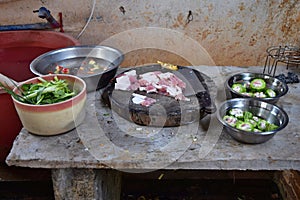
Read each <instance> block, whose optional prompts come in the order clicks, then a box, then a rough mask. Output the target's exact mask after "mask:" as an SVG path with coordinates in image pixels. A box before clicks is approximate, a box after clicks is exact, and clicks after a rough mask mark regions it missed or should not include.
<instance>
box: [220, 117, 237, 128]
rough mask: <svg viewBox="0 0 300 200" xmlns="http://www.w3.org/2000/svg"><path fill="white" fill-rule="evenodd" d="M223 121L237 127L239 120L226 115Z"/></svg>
mask: <svg viewBox="0 0 300 200" xmlns="http://www.w3.org/2000/svg"><path fill="white" fill-rule="evenodd" d="M223 120H224V121H225V122H226V123H227V124H229V125H230V126H233V127H235V125H236V122H237V121H238V119H237V118H236V117H233V116H229V115H225V116H224V117H223Z"/></svg>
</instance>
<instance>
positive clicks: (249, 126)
mask: <svg viewBox="0 0 300 200" xmlns="http://www.w3.org/2000/svg"><path fill="white" fill-rule="evenodd" d="M236 128H237V129H240V130H243V131H253V125H252V124H251V123H249V122H242V121H241V122H239V123H237V124H236Z"/></svg>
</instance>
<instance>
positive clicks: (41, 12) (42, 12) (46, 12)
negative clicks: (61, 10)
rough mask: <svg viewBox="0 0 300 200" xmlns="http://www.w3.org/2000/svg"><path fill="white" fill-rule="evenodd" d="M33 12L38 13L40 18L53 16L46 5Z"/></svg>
mask: <svg viewBox="0 0 300 200" xmlns="http://www.w3.org/2000/svg"><path fill="white" fill-rule="evenodd" d="M33 12H34V13H38V16H39V18H42V19H45V18H48V17H50V16H51V14H50V13H51V12H50V10H48V9H47V8H45V7H40V9H38V10H34V11H33Z"/></svg>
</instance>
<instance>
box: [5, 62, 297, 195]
mask: <svg viewBox="0 0 300 200" xmlns="http://www.w3.org/2000/svg"><path fill="white" fill-rule="evenodd" d="M194 68H196V69H198V70H199V71H201V72H202V73H204V74H206V75H207V76H209V77H210V78H211V79H212V80H213V82H214V84H215V86H216V91H217V92H216V94H217V95H216V98H215V103H216V105H217V106H218V105H219V103H220V102H222V101H224V100H225V91H224V82H225V80H226V79H227V78H228V77H229V76H230V75H232V74H235V73H238V72H246V71H247V72H248V71H249V72H260V73H261V72H262V70H263V67H259V66H253V67H233V66H222V67H221V66H197V67H194ZM290 70H292V69H290ZM293 70H298V69H297V68H295V69H293ZM298 71H299V70H298ZM299 85H300V84H289V92H288V93H287V95H286V96H284V98H281V99H280V100H279V101H278V102H277V105H278V106H280V107H281V108H283V109H284V110H285V111H286V112H287V113H288V115H289V118H290V121H289V124H288V125H287V127H286V128H285V129H284V130H282V131H280V132H278V133H277V134H276V135H275V136H274V137H273V138H272V139H270V140H269V141H267V142H265V143H262V144H256V145H250V144H242V143H239V142H237V141H235V140H234V139H232V138H231V137H230V136H229V135H227V134H226V132H224V131H223V130H222V126H221V125H220V123H219V122H218V121H217V119H216V114H212V115H208V116H206V117H205V118H203V119H202V120H200V122H195V123H191V124H189V125H186V126H181V127H174V128H160V127H145V126H139V125H136V124H134V123H131V122H128V121H126V120H124V119H123V118H121V117H119V116H118V115H117V114H116V113H114V112H112V111H111V109H109V108H108V107H107V106H106V105H104V104H102V103H101V95H100V93H101V91H96V92H92V93H89V94H88V99H87V109H86V113H87V115H86V118H85V121H84V123H83V124H81V125H79V126H78V127H77V129H75V130H72V131H70V132H68V133H65V134H61V135H57V136H51V137H41V136H36V135H32V134H30V133H28V132H27V131H26V130H25V129H22V130H21V132H20V134H19V135H18V137H17V138H16V140H15V142H14V144H13V147H12V149H11V152H10V154H9V155H8V157H7V159H6V162H7V164H8V165H14V166H23V167H32V168H51V169H53V177H54V178H53V180H55V183H54V185H56V188H57V189H56V191H58V192H61V193H63V191H64V190H65V186H64V187H62V184H61V183H62V179H63V180H65V179H64V178H61V177H62V174H64V175H65V176H67V174H69V175H70V171H65V170H71V169H74V170H77V169H78V168H80V169H82V170H85V171H86V172H90V170H94V169H97V170H99V169H103V170H104V171H105V177H107V176H108V175H107V173H110V172H111V171H112V170H109V169H114V171H115V172H114V174H115V176H111V177H114V178H113V181H111V179H110V181H111V183H112V184H116V182H119V179H118V175H116V174H118V172H120V171H126V172H147V171H152V170H157V169H215V170H300V150H299V147H300V132H299V130H300V123H299V119H300V118H299V116H300V105H299V102H300V96H299V93H300V88H299ZM75 168H76V169H75ZM63 170H64V171H63ZM93 173H94V172H93ZM72 174H73V175H72V177H74V173H73V171H72ZM82 176H83V175H82ZM85 176H87V175H85ZM95 176H96V175H93V174H90V178H91V179H94V180H95ZM59 177H60V178H59ZM101 177H102V178H103V173H102V174H101ZM85 187H89V186H85ZM65 195H66V194H65ZM108 196H109V195H108ZM73 197H74V196H72V198H73ZM94 197H95V196H94ZM106 197H107V195H106ZM56 198H57V199H62V198H63V197H62V196H60V195H58V194H57V195H56Z"/></svg>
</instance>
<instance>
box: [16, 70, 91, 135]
mask: <svg viewBox="0 0 300 200" xmlns="http://www.w3.org/2000/svg"><path fill="white" fill-rule="evenodd" d="M54 76H57V77H58V78H59V79H64V80H66V81H67V82H68V83H69V85H70V86H71V90H75V91H77V93H78V94H77V95H76V96H75V97H72V98H71V99H68V100H66V101H63V102H59V103H54V104H48V105H32V104H26V103H22V102H20V101H17V100H16V99H14V98H13V102H14V106H15V108H16V110H17V113H18V115H19V117H20V120H21V122H22V124H23V126H24V128H25V129H27V130H28V131H29V132H31V133H33V134H36V135H43V136H50V135H57V134H61V133H65V132H67V131H70V130H72V129H74V128H75V127H76V126H78V125H79V124H80V123H81V122H82V121H83V119H84V117H85V102H86V95H87V92H86V83H85V82H84V81H83V80H82V79H81V78H79V77H76V76H72V75H63V74H59V75H47V76H42V77H43V79H45V80H53V77H54ZM38 82H39V80H38V78H37V77H35V78H32V79H29V80H27V81H24V82H22V84H25V83H38ZM14 92H15V93H19V90H18V89H17V88H14Z"/></svg>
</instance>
